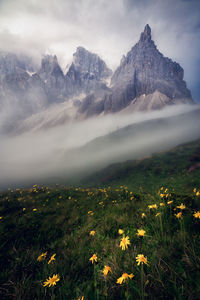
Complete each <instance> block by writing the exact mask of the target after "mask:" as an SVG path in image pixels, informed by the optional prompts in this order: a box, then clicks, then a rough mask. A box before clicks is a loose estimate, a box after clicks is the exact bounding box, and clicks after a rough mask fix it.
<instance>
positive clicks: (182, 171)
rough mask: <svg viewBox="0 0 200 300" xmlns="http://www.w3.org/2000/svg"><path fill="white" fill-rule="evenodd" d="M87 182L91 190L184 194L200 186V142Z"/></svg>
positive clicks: (109, 169)
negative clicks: (164, 188)
mask: <svg viewBox="0 0 200 300" xmlns="http://www.w3.org/2000/svg"><path fill="white" fill-rule="evenodd" d="M83 182H84V184H86V185H88V186H99V185H101V186H112V187H118V186H119V185H121V184H124V185H127V186H128V188H129V189H133V190H135V191H139V190H141V189H142V190H143V191H145V192H149V191H151V192H155V191H156V190H158V189H159V187H160V186H162V185H164V186H168V187H170V189H171V190H174V191H176V192H179V193H183V194H184V193H185V192H189V191H190V190H191V188H192V187H193V188H195V187H196V186H200V140H197V141H195V142H192V143H187V144H183V145H181V146H177V147H176V148H173V149H172V150H170V151H166V152H160V153H158V154H157V153H156V154H154V155H152V156H151V157H146V158H144V159H141V160H135V161H133V160H132V161H131V160H130V161H127V162H122V163H118V164H113V165H111V166H109V167H107V168H105V169H103V170H101V171H100V172H97V173H95V174H92V176H89V177H87V178H86V179H84V181H83Z"/></svg>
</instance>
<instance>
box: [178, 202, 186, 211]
mask: <svg viewBox="0 0 200 300" xmlns="http://www.w3.org/2000/svg"><path fill="white" fill-rule="evenodd" d="M177 208H180V209H182V210H183V209H185V208H186V206H185V205H184V204H183V203H181V205H179V206H177Z"/></svg>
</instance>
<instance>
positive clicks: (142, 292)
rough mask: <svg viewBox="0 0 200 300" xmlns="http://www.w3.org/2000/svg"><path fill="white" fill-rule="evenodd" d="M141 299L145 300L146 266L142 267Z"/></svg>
mask: <svg viewBox="0 0 200 300" xmlns="http://www.w3.org/2000/svg"><path fill="white" fill-rule="evenodd" d="M141 299H142V300H144V266H143V264H142V265H141Z"/></svg>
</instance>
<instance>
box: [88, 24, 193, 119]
mask: <svg viewBox="0 0 200 300" xmlns="http://www.w3.org/2000/svg"><path fill="white" fill-rule="evenodd" d="M183 75H184V71H183V69H182V68H181V66H180V65H179V64H178V63H176V62H173V61H172V60H171V59H169V58H167V57H164V56H163V55H162V54H161V53H160V52H159V51H158V49H157V48H156V46H155V44H154V41H153V40H152V39H151V28H150V26H149V25H148V24H147V25H146V26H145V28H144V32H142V33H141V35H140V39H139V41H138V43H137V44H136V45H135V46H134V47H133V48H132V49H131V50H130V51H129V52H128V53H127V55H126V56H123V57H122V59H121V62H120V66H119V67H118V68H117V69H116V71H115V72H114V74H113V76H112V78H111V86H110V90H109V92H107V93H106V94H105V95H104V97H103V98H102V100H101V102H102V103H101V105H100V104H99V101H98V103H97V106H98V108H99V107H103V108H102V111H104V112H105V113H108V112H117V111H120V110H122V109H124V108H126V107H128V106H129V105H130V104H131V110H149V109H160V108H162V107H163V106H165V105H169V104H170V105H171V104H176V103H193V100H192V97H191V93H190V91H189V90H188V89H187V87H186V83H185V81H184V80H183ZM94 103H95V101H93V103H92V106H93V109H92V111H94V112H95V108H94ZM83 104H84V105H85V103H83ZM97 111H99V110H97ZM88 115H91V109H90V108H89V106H88Z"/></svg>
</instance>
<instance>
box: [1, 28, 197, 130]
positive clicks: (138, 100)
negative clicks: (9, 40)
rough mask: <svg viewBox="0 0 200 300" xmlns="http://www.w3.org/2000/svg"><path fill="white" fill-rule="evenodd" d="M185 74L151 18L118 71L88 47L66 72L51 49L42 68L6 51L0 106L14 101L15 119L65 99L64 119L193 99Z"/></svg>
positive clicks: (134, 109) (79, 53) (76, 56)
mask: <svg viewBox="0 0 200 300" xmlns="http://www.w3.org/2000/svg"><path fill="white" fill-rule="evenodd" d="M183 76H184V71H183V69H182V68H181V66H180V65H179V64H178V63H176V62H173V61H172V60H171V59H169V58H167V57H164V56H163V55H162V54H161V53H160V52H159V51H158V49H157V47H156V45H155V43H154V41H153V40H152V37H151V28H150V26H149V25H148V24H147V25H146V26H145V28H144V31H143V32H142V33H141V35H140V39H139V41H138V43H137V44H136V45H135V46H134V47H132V49H131V50H130V51H129V52H128V53H127V55H126V56H123V57H122V59H121V62H120V65H119V67H118V68H117V69H116V70H115V72H114V73H113V74H112V71H111V70H110V69H109V68H108V67H107V65H106V63H105V62H104V61H103V60H102V59H101V58H100V57H99V56H98V55H97V54H94V53H91V52H89V51H87V50H86V49H84V48H83V47H78V48H77V50H76V52H75V53H74V54H73V61H72V63H71V65H70V66H69V68H68V71H67V72H66V74H64V72H63V70H62V68H61V67H60V65H59V62H58V60H57V57H56V56H55V55H54V56H53V55H45V56H44V57H43V59H42V61H41V66H40V68H39V69H38V68H37V67H36V66H35V65H34V64H33V63H32V61H31V59H30V58H27V57H25V56H21V57H18V56H16V55H15V54H11V53H5V52H2V51H0V112H1V111H2V110H3V109H4V108H5V107H6V109H7V108H8V107H10V108H11V109H10V110H11V111H14V114H15V115H13V117H12V122H11V123H12V124H15V123H14V120H15V119H16V120H20V119H21V118H27V117H29V116H31V115H33V114H36V113H38V112H39V113H41V111H44V110H48V109H49V107H51V106H52V104H57V105H59V104H65V106H64V107H65V114H64V113H63V112H62V109H63V106H60V109H58V111H59V114H60V115H62V121H63V120H65V119H66V120H67V119H69V118H87V117H90V116H93V115H99V114H102V113H104V114H107V113H115V112H119V111H122V112H126V111H128V112H132V111H138V110H140V111H145V110H151V109H160V108H162V107H164V106H166V105H172V104H178V103H193V100H192V97H191V93H190V91H189V90H188V89H187V87H186V83H185V81H184V80H183ZM108 82H110V83H108ZM13 107H14V108H15V109H13ZM7 110H8V109H7ZM61 112H62V113H61ZM70 114H71V115H70ZM65 115H66V117H65ZM54 117H56V116H54ZM52 118H53V117H52ZM52 123H53V124H54V123H55V122H52ZM14 126H15V125H14Z"/></svg>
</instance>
